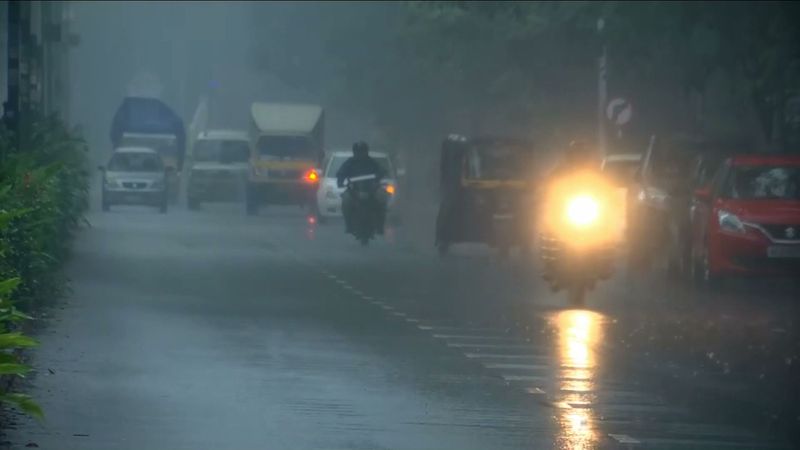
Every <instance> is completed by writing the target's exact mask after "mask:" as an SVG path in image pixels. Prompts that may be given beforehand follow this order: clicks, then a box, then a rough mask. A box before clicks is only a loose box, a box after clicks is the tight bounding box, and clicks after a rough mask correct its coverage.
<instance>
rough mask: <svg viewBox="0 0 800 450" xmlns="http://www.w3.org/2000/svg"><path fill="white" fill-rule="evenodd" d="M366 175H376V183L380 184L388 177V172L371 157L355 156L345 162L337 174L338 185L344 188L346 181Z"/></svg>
mask: <svg viewBox="0 0 800 450" xmlns="http://www.w3.org/2000/svg"><path fill="white" fill-rule="evenodd" d="M364 175H375V177H376V181H377V182H380V181H381V179H382V178H384V177H385V176H386V172H385V171H384V170H383V168H382V167H381V165H380V164H378V162H377V161H375V160H374V159H372V158H370V157H369V156H360V157H356V156H353V157H350V159H348V160H347V161H345V162H344V164H342V167H340V168H339V171H338V172H336V185H337V186H339V187H343V186H344V180H346V179H348V178H353V177H360V176H364Z"/></svg>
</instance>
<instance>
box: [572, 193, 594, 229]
mask: <svg viewBox="0 0 800 450" xmlns="http://www.w3.org/2000/svg"><path fill="white" fill-rule="evenodd" d="M599 217H600V204H599V203H598V202H597V200H596V199H595V198H593V197H591V196H589V195H579V196H576V197H573V198H571V199H570V200H569V201H568V202H567V220H568V221H569V223H570V224H572V225H574V226H576V227H587V226H590V225H593V224H594V223H596V222H597V219H598V218H599Z"/></svg>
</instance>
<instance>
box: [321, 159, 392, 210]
mask: <svg viewBox="0 0 800 450" xmlns="http://www.w3.org/2000/svg"><path fill="white" fill-rule="evenodd" d="M369 155H370V156H371V157H372V158H373V159H375V160H376V161H377V162H378V164H380V165H381V167H383V169H384V170H385V171H386V173H387V174H388V176H387V178H385V179H384V180H383V181H384V189H386V192H387V193H388V194H389V204H388V211H387V219H388V220H389V221H397V209H396V208H395V204H396V203H397V198H396V197H397V175H396V173H395V171H394V165H393V164H392V161H391V159H390V158H389V155H388V154H386V153H380V152H374V151H370V152H369ZM351 156H353V152H352V151H351V150H345V149H336V150H334V151H332V152H330V153H328V154H327V155H326V156H325V158H324V160H323V162H322V167H321V172H322V173H321V180H320V183H319V189H318V190H317V194H316V199H317V203H316V214H317V221H318V222H320V223H325V221H326V220H327V219H331V218H336V217H342V193H343V192H344V191H345V188H343V187H342V188H340V187H338V186H336V172H338V171H339V168H340V167H342V164H344V162H345V161H346V160H347V159H348V158H350V157H351Z"/></svg>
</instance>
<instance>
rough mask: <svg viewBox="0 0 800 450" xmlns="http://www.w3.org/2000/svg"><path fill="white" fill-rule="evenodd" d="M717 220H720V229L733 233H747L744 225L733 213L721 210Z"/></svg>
mask: <svg viewBox="0 0 800 450" xmlns="http://www.w3.org/2000/svg"><path fill="white" fill-rule="evenodd" d="M717 218H718V219H719V227H720V228H721V229H723V230H725V231H730V232H733V233H744V232H746V230H745V228H744V223H742V221H741V220H740V219H739V218H738V217H736V215H735V214H733V213H730V212H728V211H725V210H724V209H721V210H719V212H718V213H717Z"/></svg>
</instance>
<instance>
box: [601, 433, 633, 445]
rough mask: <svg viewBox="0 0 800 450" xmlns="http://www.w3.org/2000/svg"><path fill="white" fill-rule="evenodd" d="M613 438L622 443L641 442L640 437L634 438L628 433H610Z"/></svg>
mask: <svg viewBox="0 0 800 450" xmlns="http://www.w3.org/2000/svg"><path fill="white" fill-rule="evenodd" d="M608 436H609V437H611V439H614V440H615V441H617V442H619V443H620V444H641V442H640V441H639V440H638V439H634V438H632V437H630V436H628V435H627V434H610V433H609V435H608Z"/></svg>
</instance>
